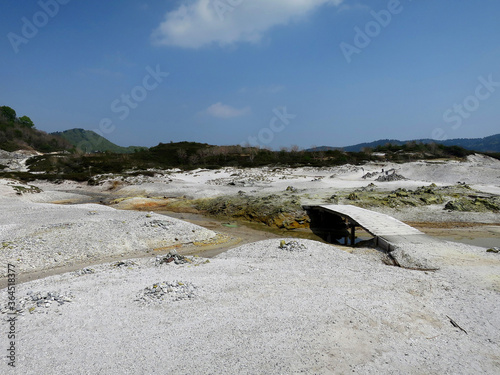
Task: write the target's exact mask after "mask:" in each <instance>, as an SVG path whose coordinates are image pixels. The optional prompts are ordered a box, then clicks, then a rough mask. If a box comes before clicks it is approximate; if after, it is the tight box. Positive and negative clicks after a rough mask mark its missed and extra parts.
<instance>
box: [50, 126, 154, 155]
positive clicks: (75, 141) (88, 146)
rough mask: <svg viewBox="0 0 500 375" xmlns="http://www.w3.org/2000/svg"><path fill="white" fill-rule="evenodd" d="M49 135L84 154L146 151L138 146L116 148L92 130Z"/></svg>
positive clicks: (66, 131) (68, 131)
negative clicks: (67, 143)
mask: <svg viewBox="0 0 500 375" xmlns="http://www.w3.org/2000/svg"><path fill="white" fill-rule="evenodd" d="M51 134H53V135H56V136H59V137H62V138H64V139H66V140H67V141H68V142H70V143H71V144H72V145H73V146H75V147H76V148H78V149H80V150H81V151H84V152H86V153H96V152H106V151H107V152H114V153H117V154H131V153H133V152H136V151H139V150H145V149H147V147H140V146H129V147H122V146H118V145H116V144H114V143H112V142H110V141H108V140H107V139H106V138H104V137H102V136H100V135H99V134H97V133H96V132H94V131H92V130H84V129H70V130H65V131H62V132H55V133H51Z"/></svg>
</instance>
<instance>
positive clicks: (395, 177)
mask: <svg viewBox="0 0 500 375" xmlns="http://www.w3.org/2000/svg"><path fill="white" fill-rule="evenodd" d="M404 180H408V179H407V178H406V177H404V176H401V175H400V174H397V173H396V172H392V173H391V174H386V175H382V176H379V177H377V179H376V180H375V181H378V182H390V181H404Z"/></svg>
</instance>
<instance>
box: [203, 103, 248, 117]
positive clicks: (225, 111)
mask: <svg viewBox="0 0 500 375" xmlns="http://www.w3.org/2000/svg"><path fill="white" fill-rule="evenodd" d="M206 113H208V114H209V115H210V116H213V117H217V118H226V119H227V118H233V117H241V116H245V115H247V114H249V113H250V107H244V108H234V107H231V106H230V105H226V104H222V103H221V102H218V103H215V104H212V105H211V106H210V107H208V108H207V110H206Z"/></svg>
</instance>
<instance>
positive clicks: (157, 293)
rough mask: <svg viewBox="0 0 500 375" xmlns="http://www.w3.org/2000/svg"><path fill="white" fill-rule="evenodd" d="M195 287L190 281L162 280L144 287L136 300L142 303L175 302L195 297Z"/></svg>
mask: <svg viewBox="0 0 500 375" xmlns="http://www.w3.org/2000/svg"><path fill="white" fill-rule="evenodd" d="M196 289H197V287H196V286H194V285H193V284H192V283H189V282H181V281H163V282H160V283H156V284H153V285H152V286H150V287H146V288H144V290H142V291H141V292H140V293H139V295H138V296H137V299H136V301H138V302H143V303H161V302H165V301H170V302H175V301H181V300H187V299H193V298H195V297H196Z"/></svg>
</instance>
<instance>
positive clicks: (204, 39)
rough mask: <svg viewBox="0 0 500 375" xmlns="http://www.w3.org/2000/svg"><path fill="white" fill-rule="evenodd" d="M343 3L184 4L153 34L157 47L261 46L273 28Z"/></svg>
mask: <svg viewBox="0 0 500 375" xmlns="http://www.w3.org/2000/svg"><path fill="white" fill-rule="evenodd" d="M342 1H343V0H181V5H180V6H179V7H178V8H177V9H175V10H172V11H170V12H168V13H167V14H166V16H165V20H164V21H163V22H162V23H161V24H160V26H159V27H158V28H157V29H156V30H155V31H154V32H153V34H152V40H153V43H155V44H157V45H167V46H178V47H184V48H199V47H202V46H205V45H210V44H212V43H218V44H219V45H228V44H233V43H237V42H250V43H255V42H258V41H259V40H260V39H261V38H262V36H263V34H264V33H265V32H266V31H268V30H269V29H271V28H272V27H273V26H277V25H286V24H288V23H289V22H291V21H296V20H299V19H301V18H303V17H306V16H307V15H309V14H310V13H312V12H313V11H315V10H317V9H318V8H319V7H320V6H322V5H325V4H329V5H335V6H338V5H339V4H341V3H342Z"/></svg>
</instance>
